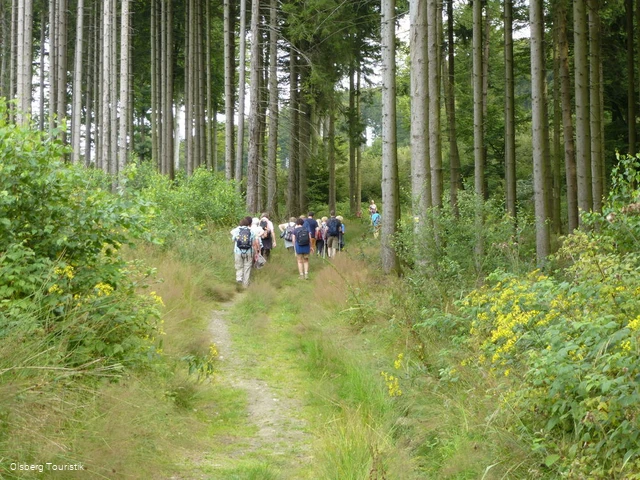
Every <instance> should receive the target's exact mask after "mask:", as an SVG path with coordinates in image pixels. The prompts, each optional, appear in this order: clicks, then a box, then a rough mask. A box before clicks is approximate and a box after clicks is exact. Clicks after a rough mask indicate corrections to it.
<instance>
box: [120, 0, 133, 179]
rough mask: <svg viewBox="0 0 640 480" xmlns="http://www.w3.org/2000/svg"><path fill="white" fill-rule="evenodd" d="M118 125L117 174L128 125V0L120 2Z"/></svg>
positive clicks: (122, 161) (123, 156)
mask: <svg viewBox="0 0 640 480" xmlns="http://www.w3.org/2000/svg"><path fill="white" fill-rule="evenodd" d="M120 1H121V5H122V11H121V13H120V17H121V18H120V22H121V23H120V102H119V103H120V113H119V118H120V125H119V134H118V137H119V139H118V148H119V152H118V172H119V173H121V172H123V171H124V167H125V165H126V164H127V154H128V144H127V130H128V126H129V125H128V124H129V111H130V110H131V108H132V107H131V105H129V0H120Z"/></svg>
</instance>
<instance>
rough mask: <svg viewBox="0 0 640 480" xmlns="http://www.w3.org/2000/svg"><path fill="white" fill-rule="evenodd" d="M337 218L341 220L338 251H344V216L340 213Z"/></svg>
mask: <svg viewBox="0 0 640 480" xmlns="http://www.w3.org/2000/svg"><path fill="white" fill-rule="evenodd" d="M336 218H337V219H338V220H340V232H339V233H338V251H342V250H344V234H345V231H346V229H345V225H344V220H343V218H342V217H341V216H340V215H338V216H337V217H336Z"/></svg>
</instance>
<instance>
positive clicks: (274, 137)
mask: <svg viewBox="0 0 640 480" xmlns="http://www.w3.org/2000/svg"><path fill="white" fill-rule="evenodd" d="M277 6H278V2H277V0H270V4H269V156H268V160H267V211H268V212H269V214H271V215H272V217H271V218H277V215H278V184H277V178H278V177H277V173H278V168H277V155H278V115H279V109H278V30H277V26H278V17H277V15H278V10H277Z"/></svg>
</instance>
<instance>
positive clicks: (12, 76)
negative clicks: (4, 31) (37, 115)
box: [8, 0, 19, 121]
mask: <svg viewBox="0 0 640 480" xmlns="http://www.w3.org/2000/svg"><path fill="white" fill-rule="evenodd" d="M18 1H19V0H11V57H10V64H11V65H10V67H9V95H8V98H10V99H13V98H15V94H16V83H17V75H18V72H17V70H18V64H17V59H18V29H19V25H18ZM14 118H15V107H14V106H13V104H9V121H13V120H14Z"/></svg>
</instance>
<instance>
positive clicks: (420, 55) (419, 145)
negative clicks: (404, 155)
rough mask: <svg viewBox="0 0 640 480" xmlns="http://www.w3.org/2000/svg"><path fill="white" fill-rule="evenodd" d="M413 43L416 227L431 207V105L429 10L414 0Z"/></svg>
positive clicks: (412, 84)
mask: <svg viewBox="0 0 640 480" xmlns="http://www.w3.org/2000/svg"><path fill="white" fill-rule="evenodd" d="M409 17H410V27H409V28H410V36H409V38H410V41H411V49H410V53H411V71H410V75H411V81H410V85H411V210H412V214H413V217H414V218H415V219H417V222H416V225H422V224H424V221H425V219H426V217H427V210H428V209H429V207H431V169H430V166H429V165H428V162H429V135H428V133H427V132H428V129H427V127H428V122H429V103H428V86H429V85H428V82H429V76H428V75H427V70H428V63H427V9H426V5H425V3H424V2H418V1H412V2H411V3H410V10H409Z"/></svg>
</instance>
